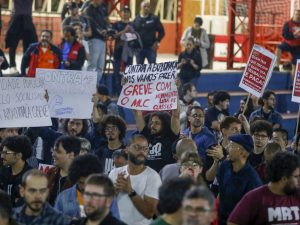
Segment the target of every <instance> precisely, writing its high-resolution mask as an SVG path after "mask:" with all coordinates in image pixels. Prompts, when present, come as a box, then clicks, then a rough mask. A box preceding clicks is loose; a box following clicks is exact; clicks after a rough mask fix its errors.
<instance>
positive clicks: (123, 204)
mask: <svg viewBox="0 0 300 225" xmlns="http://www.w3.org/2000/svg"><path fill="white" fill-rule="evenodd" d="M127 168H128V166H127V165H126V166H123V167H120V168H115V169H113V170H112V171H111V172H110V174H109V177H110V179H112V181H113V182H114V183H115V182H116V180H117V177H118V174H119V173H122V172H123V173H125V174H126V175H127V176H128V170H127ZM130 180H131V186H132V189H133V190H135V191H136V193H137V194H138V195H139V196H140V197H142V198H144V196H145V195H146V196H148V197H150V198H155V199H158V188H159V187H160V186H161V180H160V177H159V175H158V173H157V172H156V171H155V170H153V169H151V168H150V167H146V169H145V170H144V171H143V172H142V173H140V174H138V175H130ZM117 203H118V208H119V212H120V219H121V220H122V221H124V222H125V223H127V224H130V225H148V224H150V223H151V222H152V220H148V219H147V218H145V217H144V216H143V215H142V214H141V213H140V212H139V211H138V210H137V209H136V208H135V206H134V205H133V203H132V201H131V199H130V198H129V196H128V194H127V193H124V192H121V193H119V194H118V196H117Z"/></svg>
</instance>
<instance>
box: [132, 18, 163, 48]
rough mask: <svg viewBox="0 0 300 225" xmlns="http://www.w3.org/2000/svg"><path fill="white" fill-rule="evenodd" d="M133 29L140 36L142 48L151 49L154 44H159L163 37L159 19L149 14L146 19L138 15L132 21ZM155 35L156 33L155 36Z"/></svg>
mask: <svg viewBox="0 0 300 225" xmlns="http://www.w3.org/2000/svg"><path fill="white" fill-rule="evenodd" d="M133 27H134V30H135V31H136V32H138V34H139V35H140V37H141V39H142V43H143V47H144V48H149V47H151V46H152V45H153V44H154V43H155V42H160V41H161V40H162V39H163V37H164V36H165V30H164V27H163V25H162V23H161V22H160V19H159V17H157V16H155V15H153V14H149V15H148V16H147V17H141V16H140V15H138V16H137V17H136V18H135V19H134V21H133ZM156 33H158V34H157V35H156Z"/></svg>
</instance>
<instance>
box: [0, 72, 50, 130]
mask: <svg viewBox="0 0 300 225" xmlns="http://www.w3.org/2000/svg"><path fill="white" fill-rule="evenodd" d="M0 89H1V91H0V127H1V128H8V127H42V126H51V125H52V122H51V118H50V112H49V107H48V104H47V101H46V99H45V88H44V83H43V80H41V79H33V78H23V77H22V78H21V77H0Z"/></svg>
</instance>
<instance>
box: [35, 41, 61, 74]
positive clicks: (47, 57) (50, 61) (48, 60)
mask: <svg viewBox="0 0 300 225" xmlns="http://www.w3.org/2000/svg"><path fill="white" fill-rule="evenodd" d="M54 59H55V56H54V53H53V52H52V51H51V50H50V48H48V49H47V50H46V51H45V52H44V51H43V49H42V47H41V46H40V47H39V56H38V64H37V67H36V68H46V69H56V67H55V64H54V63H55V60H54Z"/></svg>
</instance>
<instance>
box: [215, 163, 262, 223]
mask: <svg viewBox="0 0 300 225" xmlns="http://www.w3.org/2000/svg"><path fill="white" fill-rule="evenodd" d="M217 180H218V183H219V197H220V206H219V210H218V219H219V221H220V222H221V223H225V224H226V221H227V218H228V217H229V215H230V213H231V211H232V210H233V209H234V207H235V205H236V204H237V203H238V202H239V201H240V200H241V198H242V197H243V196H244V195H245V194H246V193H247V192H249V191H250V190H252V189H255V188H257V187H259V186H261V185H262V182H261V180H260V178H259V176H258V175H257V173H256V171H255V170H254V169H253V167H252V166H251V165H250V164H249V163H248V162H247V163H246V164H245V166H244V167H243V168H242V169H241V170H240V171H238V172H234V171H233V168H232V164H231V162H230V161H228V160H225V161H224V162H222V164H221V166H220V167H219V169H218V172H217Z"/></svg>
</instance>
